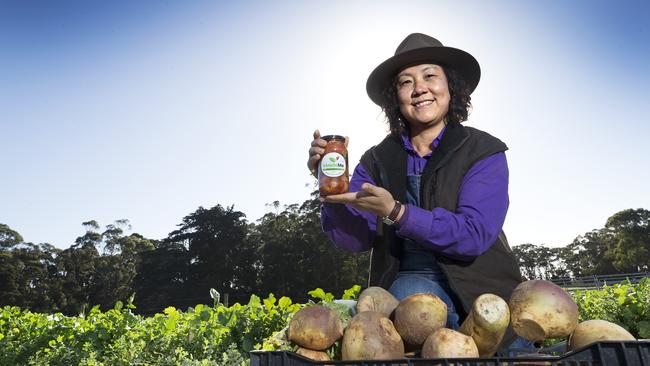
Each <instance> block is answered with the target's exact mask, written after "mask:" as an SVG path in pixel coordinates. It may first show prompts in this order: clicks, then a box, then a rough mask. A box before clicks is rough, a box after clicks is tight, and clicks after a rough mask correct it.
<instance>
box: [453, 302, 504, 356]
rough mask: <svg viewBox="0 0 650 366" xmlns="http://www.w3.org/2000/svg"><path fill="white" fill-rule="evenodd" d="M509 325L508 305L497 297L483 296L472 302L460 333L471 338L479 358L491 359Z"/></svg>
mask: <svg viewBox="0 0 650 366" xmlns="http://www.w3.org/2000/svg"><path fill="white" fill-rule="evenodd" d="M509 324H510V310H509V309H508V304H507V303H506V302H505V300H503V299H502V298H500V297H499V296H497V295H493V294H483V295H481V296H479V297H477V298H476V300H474V304H473V305H472V308H471V309H470V311H469V315H468V316H467V318H466V319H465V321H464V322H463V324H462V325H461V326H460V332H461V333H463V334H465V335H468V336H470V337H472V339H473V340H474V342H475V343H476V347H477V348H478V351H479V355H480V356H481V357H491V356H493V355H494V353H495V352H496V351H497V349H498V348H499V344H500V343H501V340H502V339H503V335H504V334H505V333H506V329H508V325H509Z"/></svg>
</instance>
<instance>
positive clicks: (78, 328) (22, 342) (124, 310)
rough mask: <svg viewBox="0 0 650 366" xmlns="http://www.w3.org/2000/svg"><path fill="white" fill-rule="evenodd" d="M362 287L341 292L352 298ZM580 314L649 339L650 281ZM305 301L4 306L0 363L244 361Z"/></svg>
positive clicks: (278, 343) (271, 344)
mask: <svg viewBox="0 0 650 366" xmlns="http://www.w3.org/2000/svg"><path fill="white" fill-rule="evenodd" d="M358 291H359V287H358V286H355V287H354V288H352V289H350V290H348V291H346V292H345V293H344V294H342V296H340V297H341V298H344V299H353V298H355V296H356V294H357V293H358ZM309 294H310V295H311V296H312V297H313V298H314V302H320V303H323V304H326V305H328V306H330V307H333V308H334V309H335V310H337V311H339V313H341V314H343V315H345V313H346V310H345V309H346V308H345V307H344V306H342V305H340V304H337V303H334V302H333V300H334V298H335V297H334V295H332V294H329V293H325V292H324V291H323V290H321V289H316V290H314V291H311V292H310V293H309ZM572 296H573V297H574V299H575V300H576V302H577V303H578V307H579V309H580V320H581V321H583V320H588V319H604V320H609V321H612V322H615V323H618V324H619V325H621V326H623V327H625V328H626V329H628V330H629V331H630V332H632V334H633V335H634V336H636V337H637V338H650V280H649V279H644V280H643V281H641V282H640V283H638V284H629V283H628V284H620V285H614V286H611V287H604V288H603V289H600V290H587V291H575V292H572ZM305 305H306V304H295V303H293V302H292V301H291V299H289V298H287V297H281V298H279V299H278V298H276V297H275V296H274V295H269V296H268V297H267V298H266V299H261V298H260V297H258V296H255V295H253V296H251V298H250V301H249V302H248V304H245V305H241V304H235V305H232V306H229V307H226V306H223V305H222V304H220V303H218V301H215V303H214V304H212V305H196V306H195V307H193V308H189V309H187V310H186V311H180V310H178V309H175V308H172V307H169V308H167V309H165V311H164V312H163V313H159V314H155V315H154V316H151V317H143V316H140V315H136V314H134V313H133V312H132V310H133V305H130V304H126V305H124V304H122V303H120V302H118V303H117V304H116V305H115V307H114V309H112V310H109V311H107V312H101V311H100V310H99V309H98V308H97V307H95V308H93V309H91V310H90V311H89V312H88V313H87V314H81V315H79V316H74V317H67V316H63V315H61V314H41V313H33V312H30V311H28V310H24V309H20V308H17V307H4V308H3V309H2V310H1V311H0V365H245V364H247V363H248V352H249V351H250V350H252V349H267V350H272V349H291V346H290V345H289V344H288V343H287V342H286V340H285V339H284V338H283V337H282V335H283V331H282V330H283V329H284V328H285V327H286V325H287V321H288V319H289V317H290V316H291V315H292V314H293V313H295V312H296V311H298V310H299V309H300V308H301V307H303V306H305Z"/></svg>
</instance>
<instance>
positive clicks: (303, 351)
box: [296, 347, 330, 361]
mask: <svg viewBox="0 0 650 366" xmlns="http://www.w3.org/2000/svg"><path fill="white" fill-rule="evenodd" d="M296 353H297V354H299V355H301V356H305V357H307V358H309V359H311V360H314V361H330V356H328V355H327V353H326V352H324V351H314V350H313V349H308V348H303V347H300V348H298V350H297V351H296Z"/></svg>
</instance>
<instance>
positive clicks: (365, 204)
mask: <svg viewBox="0 0 650 366" xmlns="http://www.w3.org/2000/svg"><path fill="white" fill-rule="evenodd" d="M321 200H322V201H323V202H328V203H345V204H348V205H351V206H352V207H354V208H356V209H359V210H363V211H368V212H372V213H375V214H376V215H377V216H388V215H389V214H390V212H391V211H392V210H393V207H394V206H395V199H394V198H393V195H391V194H390V192H388V191H387V190H385V189H384V188H381V187H377V186H374V185H372V184H370V183H364V184H363V185H362V186H361V190H360V191H359V192H348V193H342V194H335V195H330V196H325V197H321ZM400 213H401V212H400ZM400 216H401V215H400Z"/></svg>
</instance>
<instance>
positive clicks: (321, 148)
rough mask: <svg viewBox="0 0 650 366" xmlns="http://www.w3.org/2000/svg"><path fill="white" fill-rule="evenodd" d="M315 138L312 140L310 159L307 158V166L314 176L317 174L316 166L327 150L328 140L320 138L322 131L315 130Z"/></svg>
mask: <svg viewBox="0 0 650 366" xmlns="http://www.w3.org/2000/svg"><path fill="white" fill-rule="evenodd" d="M313 137H314V140H313V141H312V142H311V145H310V146H311V147H310V148H309V159H308V160H307V168H308V169H309V171H310V172H311V174H312V175H313V176H316V166H317V165H318V161H319V160H320V159H321V157H322V155H323V153H324V152H325V146H327V141H325V140H323V139H321V138H320V131H319V130H315V131H314V134H313Z"/></svg>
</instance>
